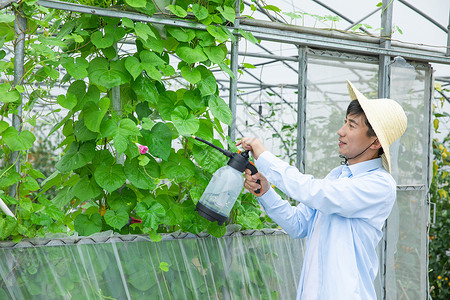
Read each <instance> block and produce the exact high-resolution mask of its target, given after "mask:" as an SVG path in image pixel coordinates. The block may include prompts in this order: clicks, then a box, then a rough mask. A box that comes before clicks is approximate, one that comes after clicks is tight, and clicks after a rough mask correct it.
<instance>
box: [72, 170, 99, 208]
mask: <svg viewBox="0 0 450 300" xmlns="http://www.w3.org/2000/svg"><path fill="white" fill-rule="evenodd" d="M102 192H103V190H102V188H101V187H99V186H98V184H97V182H96V181H95V180H93V179H92V180H91V179H90V178H89V176H87V175H86V176H84V177H83V178H81V180H79V181H78V182H77V183H76V184H75V185H74V186H73V187H72V193H73V195H74V196H75V197H77V198H78V199H80V200H81V201H82V202H84V201H87V200H91V199H94V198H96V197H97V196H99V195H100V194H101V193H102Z"/></svg>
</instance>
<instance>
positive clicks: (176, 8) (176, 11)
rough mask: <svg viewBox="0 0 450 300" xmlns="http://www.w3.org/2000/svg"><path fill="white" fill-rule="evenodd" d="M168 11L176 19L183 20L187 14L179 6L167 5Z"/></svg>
mask: <svg viewBox="0 0 450 300" xmlns="http://www.w3.org/2000/svg"><path fill="white" fill-rule="evenodd" d="M169 9H170V11H171V12H172V13H173V14H174V15H175V16H177V17H180V18H184V17H186V16H187V12H186V11H185V10H184V9H183V8H182V7H181V6H179V5H169Z"/></svg>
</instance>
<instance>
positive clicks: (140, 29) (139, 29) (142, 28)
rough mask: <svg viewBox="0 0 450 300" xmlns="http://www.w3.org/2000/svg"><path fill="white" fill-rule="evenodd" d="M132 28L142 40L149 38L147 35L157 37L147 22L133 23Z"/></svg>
mask: <svg viewBox="0 0 450 300" xmlns="http://www.w3.org/2000/svg"><path fill="white" fill-rule="evenodd" d="M134 30H135V32H136V35H137V36H138V37H140V38H141V39H143V40H147V38H149V37H152V38H155V39H156V38H157V37H156V35H155V33H154V32H153V30H152V29H151V28H150V27H149V26H148V25H147V24H144V23H141V22H137V23H136V24H135V25H134Z"/></svg>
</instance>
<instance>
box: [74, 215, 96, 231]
mask: <svg viewBox="0 0 450 300" xmlns="http://www.w3.org/2000/svg"><path fill="white" fill-rule="evenodd" d="M73 225H74V227H75V231H77V232H78V234H79V235H81V236H88V235H91V234H94V233H96V232H100V231H101V230H102V225H103V224H102V216H100V214H98V213H95V214H93V215H91V216H90V217H89V216H87V215H84V214H79V215H78V216H76V217H75V220H74V221H73Z"/></svg>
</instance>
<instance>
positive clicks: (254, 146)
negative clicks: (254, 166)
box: [236, 137, 267, 159]
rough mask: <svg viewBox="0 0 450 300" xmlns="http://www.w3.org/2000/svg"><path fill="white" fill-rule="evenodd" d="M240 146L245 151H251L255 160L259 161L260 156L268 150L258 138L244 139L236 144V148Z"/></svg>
mask: <svg viewBox="0 0 450 300" xmlns="http://www.w3.org/2000/svg"><path fill="white" fill-rule="evenodd" d="M239 145H241V146H242V149H244V150H250V151H251V152H252V155H253V157H254V158H255V159H258V157H259V155H260V154H261V153H263V152H264V151H266V150H267V149H266V147H264V145H263V143H262V142H261V141H260V140H258V139H256V138H248V137H243V138H242V139H241V140H240V141H238V142H237V143H236V146H239Z"/></svg>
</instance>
